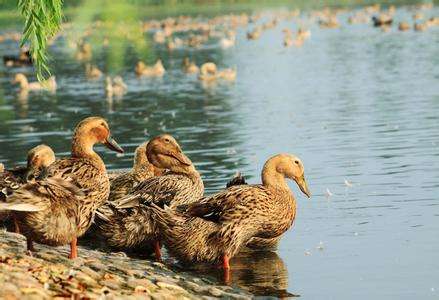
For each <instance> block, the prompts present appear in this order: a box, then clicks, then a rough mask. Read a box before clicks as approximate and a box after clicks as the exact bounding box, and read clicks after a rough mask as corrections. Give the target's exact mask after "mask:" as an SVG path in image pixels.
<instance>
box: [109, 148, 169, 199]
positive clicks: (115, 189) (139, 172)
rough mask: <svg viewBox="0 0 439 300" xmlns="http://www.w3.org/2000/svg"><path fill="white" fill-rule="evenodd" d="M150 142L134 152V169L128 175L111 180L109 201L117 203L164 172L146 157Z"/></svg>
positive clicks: (120, 175) (123, 174) (124, 174)
mask: <svg viewBox="0 0 439 300" xmlns="http://www.w3.org/2000/svg"><path fill="white" fill-rule="evenodd" d="M147 146H148V141H146V142H144V143H142V144H140V145H139V146H138V147H137V148H136V150H135V151H134V164H133V168H132V169H131V170H130V171H129V172H126V173H122V174H119V175H118V176H116V177H115V178H113V179H111V180H110V187H111V188H110V195H109V197H108V201H109V202H111V203H114V202H115V201H117V200H119V199H120V198H122V196H125V195H126V194H128V192H129V191H131V190H132V189H133V188H134V187H135V186H137V185H138V184H139V183H141V182H143V181H145V180H146V179H148V178H151V177H154V176H160V175H162V174H163V172H164V170H162V169H159V168H157V167H155V166H154V165H153V164H151V163H150V162H149V161H148V157H147V156H146V147H147Z"/></svg>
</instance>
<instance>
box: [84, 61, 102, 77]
mask: <svg viewBox="0 0 439 300" xmlns="http://www.w3.org/2000/svg"><path fill="white" fill-rule="evenodd" d="M85 76H86V77H87V78H88V79H99V78H101V77H102V71H101V70H99V68H98V67H97V66H95V65H91V64H89V63H87V64H86V65H85Z"/></svg>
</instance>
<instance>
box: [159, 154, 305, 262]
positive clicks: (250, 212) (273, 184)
mask: <svg viewBox="0 0 439 300" xmlns="http://www.w3.org/2000/svg"><path fill="white" fill-rule="evenodd" d="M286 178H289V179H292V180H294V181H295V182H296V183H297V185H298V186H299V188H300V190H301V191H302V192H303V193H304V194H305V195H307V196H308V197H309V196H310V192H309V190H308V186H307V183H306V181H305V177H304V168H303V164H302V162H301V161H300V159H299V158H297V157H296V156H294V155H291V154H278V155H275V156H273V157H271V158H270V159H268V160H267V162H266V163H265V165H264V168H263V170H262V184H258V185H238V186H232V187H230V188H228V189H226V190H224V191H222V192H219V193H217V194H214V195H212V196H209V197H205V198H203V199H201V200H200V201H197V202H194V203H192V204H188V205H185V206H180V207H179V208H178V210H179V211H173V210H170V209H166V208H165V209H163V208H161V207H159V206H157V205H155V204H151V208H152V211H153V218H154V219H155V221H156V223H157V226H158V228H159V231H160V234H161V239H162V241H163V242H164V244H165V245H166V247H167V249H168V250H169V252H170V254H172V255H174V256H176V257H177V258H179V259H180V260H182V261H185V262H211V263H217V262H220V261H222V265H223V267H224V269H226V270H228V269H229V268H230V265H229V259H230V258H232V257H233V256H234V255H235V254H236V253H237V252H238V251H239V250H240V249H241V248H242V247H243V246H245V245H246V244H247V243H248V242H249V241H250V239H252V238H254V237H257V238H264V239H273V238H277V237H280V236H281V235H282V234H283V233H284V232H285V231H287V230H288V229H289V228H290V227H291V226H292V224H293V222H294V219H295V216H296V201H295V199H294V196H293V194H292V192H291V190H290V188H289V187H288V185H287V183H286V180H285V179H286Z"/></svg>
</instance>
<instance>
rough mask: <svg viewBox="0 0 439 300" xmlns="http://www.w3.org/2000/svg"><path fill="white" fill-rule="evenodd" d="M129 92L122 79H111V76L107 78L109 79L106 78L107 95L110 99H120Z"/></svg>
mask: <svg viewBox="0 0 439 300" xmlns="http://www.w3.org/2000/svg"><path fill="white" fill-rule="evenodd" d="M127 90H128V87H127V85H126V84H125V82H124V81H123V79H122V77H120V76H116V77H114V78H113V79H111V77H110V76H107V78H105V93H106V95H107V97H108V98H112V97H113V96H116V97H118V98H120V97H122V96H123V95H125V93H126V92H127Z"/></svg>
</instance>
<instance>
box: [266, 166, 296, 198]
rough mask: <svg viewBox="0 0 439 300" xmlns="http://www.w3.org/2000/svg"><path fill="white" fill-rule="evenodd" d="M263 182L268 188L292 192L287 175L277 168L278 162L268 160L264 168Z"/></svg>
mask: <svg viewBox="0 0 439 300" xmlns="http://www.w3.org/2000/svg"><path fill="white" fill-rule="evenodd" d="M261 177H262V184H263V185H264V186H265V187H267V188H272V189H278V190H283V191H288V192H290V193H291V189H290V188H289V186H288V184H287V182H286V180H285V176H284V175H283V174H282V173H280V172H279V171H278V170H277V169H276V164H275V162H273V161H267V162H266V163H265V165H264V168H263V169H262V174H261Z"/></svg>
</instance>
